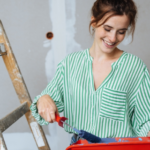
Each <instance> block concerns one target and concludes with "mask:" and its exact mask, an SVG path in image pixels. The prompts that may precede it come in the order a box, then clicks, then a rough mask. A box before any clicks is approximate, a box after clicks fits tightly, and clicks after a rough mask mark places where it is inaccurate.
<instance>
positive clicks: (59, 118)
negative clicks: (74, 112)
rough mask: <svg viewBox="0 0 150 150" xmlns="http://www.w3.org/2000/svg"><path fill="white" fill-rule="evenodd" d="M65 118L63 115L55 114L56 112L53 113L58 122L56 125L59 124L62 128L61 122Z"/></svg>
mask: <svg viewBox="0 0 150 150" xmlns="http://www.w3.org/2000/svg"><path fill="white" fill-rule="evenodd" d="M65 120H68V119H67V118H65V117H60V116H59V115H57V114H56V113H55V121H56V122H58V125H59V126H61V127H62V128H63V122H64V121H65Z"/></svg>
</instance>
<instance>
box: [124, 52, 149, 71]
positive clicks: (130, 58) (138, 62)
mask: <svg viewBox="0 0 150 150" xmlns="http://www.w3.org/2000/svg"><path fill="white" fill-rule="evenodd" d="M126 57H127V58H126V61H127V62H128V63H129V65H130V67H131V68H133V69H135V68H137V69H139V70H141V71H144V70H145V69H146V68H147V66H146V64H145V63H144V61H143V60H142V59H141V58H139V57H138V56H136V55H134V54H131V53H128V52H126Z"/></svg>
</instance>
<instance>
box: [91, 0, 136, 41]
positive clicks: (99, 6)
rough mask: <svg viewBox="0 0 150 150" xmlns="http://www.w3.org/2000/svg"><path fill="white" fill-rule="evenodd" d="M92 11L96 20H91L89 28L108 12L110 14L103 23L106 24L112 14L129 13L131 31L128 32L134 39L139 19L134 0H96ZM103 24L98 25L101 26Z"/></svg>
mask: <svg viewBox="0 0 150 150" xmlns="http://www.w3.org/2000/svg"><path fill="white" fill-rule="evenodd" d="M91 13H92V16H93V17H94V20H92V21H91V22H90V25H89V29H90V27H91V25H92V24H96V25H97V24H98V22H99V21H100V20H101V19H102V18H103V17H104V16H105V15H106V14H108V13H110V15H109V16H108V17H107V18H106V19H105V20H104V22H103V23H102V24H104V23H105V22H106V21H107V20H108V19H109V18H110V17H112V16H115V15H124V14H125V15H127V16H128V17H129V19H130V25H129V26H130V31H129V32H128V33H129V34H130V33H132V39H133V35H134V31H135V23H136V19H137V7H136V5H135V3H134V2H133V0H96V1H95V3H94V5H93V7H92V10H91ZM102 24H100V25H98V26H96V27H99V26H101V25H102ZM93 33H94V31H93Z"/></svg>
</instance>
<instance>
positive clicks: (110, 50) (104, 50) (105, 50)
mask: <svg viewBox="0 0 150 150" xmlns="http://www.w3.org/2000/svg"><path fill="white" fill-rule="evenodd" d="M115 49H116V47H115V48H113V49H106V48H105V49H102V51H103V52H104V53H108V54H109V53H112V52H113V51H114V50H115Z"/></svg>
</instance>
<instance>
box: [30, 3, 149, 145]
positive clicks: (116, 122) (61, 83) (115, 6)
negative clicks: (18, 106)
mask: <svg viewBox="0 0 150 150" xmlns="http://www.w3.org/2000/svg"><path fill="white" fill-rule="evenodd" d="M136 15H137V8H136V6H135V4H134V2H133V1H132V0H96V2H95V3H94V5H93V7H92V17H91V23H90V27H92V28H93V34H94V42H93V45H92V46H91V48H89V49H86V50H84V51H80V52H76V53H72V54H70V55H68V56H67V57H66V58H65V59H64V60H62V61H61V62H60V63H59V64H58V67H57V71H56V74H55V77H54V78H53V80H52V81H51V82H50V83H49V84H48V86H47V87H46V89H45V90H44V91H43V92H42V93H41V94H40V95H39V96H37V97H36V98H35V100H34V102H33V103H32V105H31V111H32V114H33V116H34V117H35V118H36V119H37V120H38V122H39V124H41V125H45V124H48V123H49V122H50V123H52V122H54V121H55V113H57V114H59V112H62V111H63V112H64V116H65V117H67V118H68V119H69V120H67V123H68V124H70V125H71V126H74V127H76V128H77V129H79V130H80V129H83V130H85V131H88V132H90V133H92V134H94V135H96V136H99V137H132V136H134V137H135V136H149V135H148V134H149V131H150V75H149V72H148V69H147V67H146V65H145V64H144V63H143V61H142V60H141V59H140V58H138V57H136V56H134V55H132V54H130V53H127V52H125V51H122V50H120V49H118V48H117V46H118V44H120V43H121V42H122V41H123V39H124V37H125V35H126V32H128V33H130V34H132V36H133V33H134V29H135V22H136ZM64 128H65V130H66V131H67V132H69V133H74V131H73V130H72V129H70V128H69V127H67V126H65V127H64ZM77 139H78V137H77V135H76V134H74V136H73V138H72V140H73V141H72V142H76V140H77Z"/></svg>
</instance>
